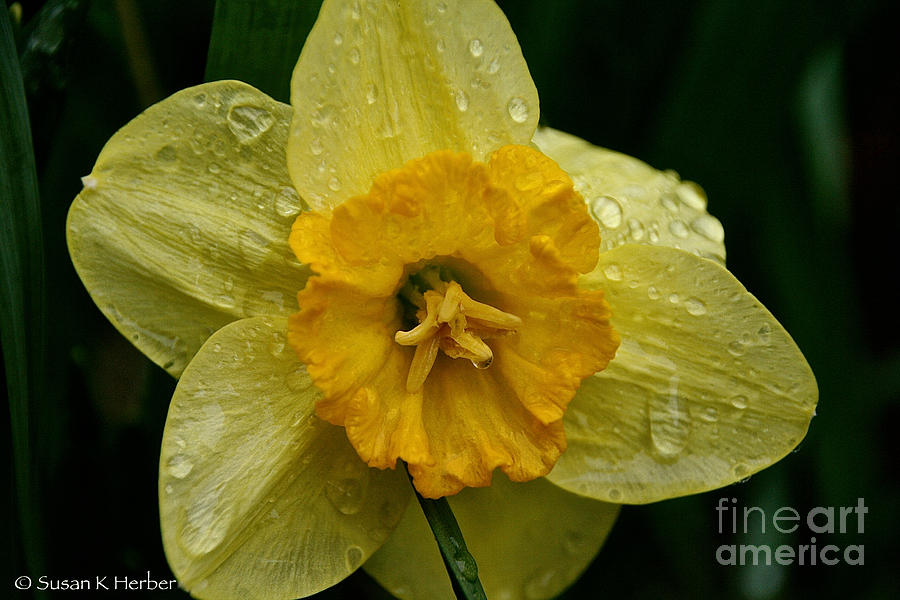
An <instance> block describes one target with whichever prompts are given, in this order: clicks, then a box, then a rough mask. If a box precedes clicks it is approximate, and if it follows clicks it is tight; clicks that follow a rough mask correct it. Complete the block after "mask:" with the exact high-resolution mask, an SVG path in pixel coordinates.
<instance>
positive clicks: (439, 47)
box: [435, 38, 447, 52]
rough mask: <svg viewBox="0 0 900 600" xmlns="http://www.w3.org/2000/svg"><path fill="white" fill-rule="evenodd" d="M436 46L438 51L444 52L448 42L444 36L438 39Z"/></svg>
mask: <svg viewBox="0 0 900 600" xmlns="http://www.w3.org/2000/svg"><path fill="white" fill-rule="evenodd" d="M435 47H436V48H437V51H438V52H443V51H444V50H445V49H446V48H447V42H445V41H444V38H441V39H439V40H438V41H437V44H436V45H435Z"/></svg>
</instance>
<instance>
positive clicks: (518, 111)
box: [506, 97, 528, 123]
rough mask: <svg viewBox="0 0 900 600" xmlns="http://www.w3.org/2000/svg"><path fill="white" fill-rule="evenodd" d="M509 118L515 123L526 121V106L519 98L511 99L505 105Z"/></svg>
mask: <svg viewBox="0 0 900 600" xmlns="http://www.w3.org/2000/svg"><path fill="white" fill-rule="evenodd" d="M506 111H507V112H508V113H509V117H510V118H511V119H512V120H513V121H515V122H516V123H524V122H525V121H527V120H528V104H526V103H525V100H523V99H522V98H519V97H515V98H511V99H510V101H509V103H507V105H506Z"/></svg>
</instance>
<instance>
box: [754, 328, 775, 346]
mask: <svg viewBox="0 0 900 600" xmlns="http://www.w3.org/2000/svg"><path fill="white" fill-rule="evenodd" d="M756 337H757V338H759V343H760V344H764V345H768V344H769V342H771V341H772V328H771V327H770V326H769V324H768V323H763V324H762V325H761V326H760V328H759V330H757V332H756Z"/></svg>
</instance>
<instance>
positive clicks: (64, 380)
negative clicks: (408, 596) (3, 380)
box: [0, 0, 900, 599]
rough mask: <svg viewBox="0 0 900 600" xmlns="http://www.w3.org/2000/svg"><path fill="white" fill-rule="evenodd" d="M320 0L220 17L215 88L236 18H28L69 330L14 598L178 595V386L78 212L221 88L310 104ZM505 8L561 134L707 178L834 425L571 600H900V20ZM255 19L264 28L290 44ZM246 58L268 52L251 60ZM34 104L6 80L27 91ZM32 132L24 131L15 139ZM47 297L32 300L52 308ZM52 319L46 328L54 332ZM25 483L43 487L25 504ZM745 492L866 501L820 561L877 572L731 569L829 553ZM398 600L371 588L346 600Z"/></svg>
mask: <svg viewBox="0 0 900 600" xmlns="http://www.w3.org/2000/svg"><path fill="white" fill-rule="evenodd" d="M235 4H237V3H234V4H227V5H224V6H223V5H220V7H219V15H220V18H222V19H236V20H239V19H240V18H241V15H240V14H238V13H240V10H237V9H234V8H233V7H234V6H235ZM258 4H259V5H260V6H261V7H262V8H265V5H269V4H272V5H274V4H277V2H274V1H273V0H270V1H269V2H260V3H258ZM312 4H314V3H306V4H301V5H300V6H299V8H298V9H297V10H296V11H294V12H293V13H292V15H293V17H292V18H294V19H295V20H294V21H291V23H292V29H291V31H292V32H293V37H294V40H293V41H291V42H287V41H286V40H285V38H284V36H280V35H271V34H269V33H265V34H264V35H259V36H256V37H254V38H248V37H246V35H247V34H246V32H247V31H248V30H247V28H246V27H245V28H243V31H244V32H245V36H244V37H240V36H236V35H235V34H233V33H231V32H229V30H228V29H227V28H226V29H218V27H220V26H222V25H221V24H220V23H217V30H216V35H213V38H214V41H215V43H214V50H215V48H216V44H218V51H215V52H214V53H213V57H214V60H213V61H212V62H211V63H210V65H209V70H208V71H207V70H206V69H207V67H206V57H207V49H208V48H209V43H210V37H211V33H212V31H213V25H212V24H213V15H214V8H215V7H214V3H213V2H212V1H211V0H206V1H202V2H194V1H191V2H186V1H184V0H153V1H150V0H147V1H143V2H139V1H125V0H119V1H116V2H113V1H107V0H96V1H94V2H92V3H89V2H87V1H82V0H68V1H63V0H60V1H48V2H46V3H41V2H37V3H28V2H26V3H24V15H23V19H22V21H21V24H20V25H16V24H14V26H13V30H14V32H15V35H16V42H17V45H18V49H19V56H20V61H21V62H20V64H21V66H22V71H23V77H24V82H25V89H26V92H27V100H28V108H29V111H30V115H31V127H32V132H33V138H34V149H35V161H36V168H37V175H38V181H39V189H40V211H41V214H40V217H41V221H42V233H43V241H42V242H41V243H42V249H43V255H44V265H45V293H46V297H47V303H46V308H45V309H44V310H45V312H44V314H43V315H39V316H38V317H36V319H37V320H40V317H43V322H44V324H45V325H46V327H47V331H48V333H47V339H48V342H47V344H46V346H45V347H44V349H45V356H46V359H45V361H44V362H41V363H40V364H39V365H38V369H37V371H36V373H37V374H38V376H39V377H40V379H41V382H42V385H43V387H44V389H43V391H42V392H41V393H40V394H39V395H37V396H32V397H30V399H29V405H28V408H29V410H30V413H29V419H28V428H27V431H26V432H25V433H24V435H25V437H26V439H27V440H28V441H30V444H31V451H32V456H31V457H30V458H27V457H23V456H21V455H20V454H16V455H15V456H13V455H12V454H11V457H10V459H9V460H7V461H4V465H5V466H6V468H7V469H8V473H7V480H8V481H10V484H11V486H10V492H9V494H7V495H6V499H7V501H8V502H9V508H8V512H7V514H8V515H9V517H8V523H9V525H10V527H9V529H10V546H11V558H10V559H9V560H7V561H6V563H7V564H6V566H7V568H9V570H10V571H9V573H8V574H5V575H4V579H3V580H2V581H0V590H3V591H2V592H0V594H5V593H6V590H10V593H12V594H13V597H23V598H24V597H26V594H24V593H18V594H17V595H16V592H15V591H14V590H13V587H12V580H13V578H14V576H17V575H21V574H23V573H30V574H32V575H39V574H42V573H46V574H50V575H52V576H53V577H57V578H75V577H92V576H94V575H98V574H117V575H125V574H132V575H136V576H140V575H142V574H143V573H144V572H145V571H147V570H150V571H151V572H152V573H153V575H154V576H155V577H156V578H166V577H168V576H169V571H168V567H167V565H166V563H165V559H164V556H163V553H162V547H161V542H160V539H159V524H158V514H157V504H156V476H157V458H158V447H159V441H160V438H161V435H162V429H163V424H164V421H165V415H166V410H167V405H168V400H169V397H170V395H171V392H172V389H173V387H174V381H172V380H171V379H170V378H169V377H168V376H167V375H166V374H165V373H163V372H162V371H161V370H160V369H158V368H156V367H154V366H152V365H151V364H149V363H148V362H147V361H146V360H145V359H144V358H143V357H142V356H141V355H140V354H139V353H138V352H137V351H136V350H134V349H133V348H132V347H131V346H130V345H129V343H128V342H127V341H126V340H125V339H124V338H122V337H120V336H119V335H118V334H117V333H116V332H115V331H114V330H113V328H112V327H111V326H110V325H109V324H108V323H107V322H106V320H105V319H104V318H103V317H102V315H101V314H100V313H99V311H98V310H97V309H96V307H95V306H94V305H93V304H92V302H91V301H90V299H89V298H88V296H87V293H86V292H85V290H84V288H83V287H82V285H81V283H80V282H79V280H78V278H77V276H76V275H75V273H74V271H73V269H72V266H71V263H70V260H69V256H68V253H67V250H66V246H65V231H64V223H65V216H66V212H67V210H68V207H69V204H70V202H71V200H72V199H73V198H74V197H75V195H76V194H77V193H78V191H79V189H80V187H81V183H80V180H79V177H80V176H82V175H85V174H87V173H88V172H89V171H90V170H91V166H92V165H93V162H94V160H95V159H96V157H97V155H98V153H99V151H100V148H101V147H102V145H103V143H104V142H105V141H106V140H107V139H108V138H109V137H110V136H111V135H112V134H113V133H114V132H115V131H116V129H118V128H119V127H121V126H122V125H124V124H125V123H126V122H127V121H128V120H130V119H131V118H133V117H134V116H135V115H137V114H138V113H139V112H140V111H141V110H142V109H143V108H144V107H146V106H147V105H149V104H151V103H153V102H155V101H157V100H159V99H161V98H163V97H165V96H167V95H168V94H170V93H172V92H174V91H175V90H178V89H180V88H183V87H187V86H189V85H193V84H196V83H199V82H201V81H203V80H204V77H205V75H206V74H208V75H210V76H211V77H219V76H229V77H236V78H242V79H245V80H248V81H249V82H250V83H254V84H255V85H258V86H260V87H261V88H262V89H264V90H265V91H267V92H269V93H270V94H273V95H275V96H276V97H277V98H278V99H280V100H286V97H285V94H286V90H287V81H288V77H289V73H290V69H291V67H292V66H293V61H294V60H295V58H296V54H297V51H298V50H299V44H300V43H301V42H302V38H303V36H304V35H305V28H308V27H309V24H310V22H311V21H310V19H311V18H312V17H313V16H314V14H315V12H316V7H315V6H313V5H312ZM501 6H502V7H503V9H504V11H506V13H507V15H508V17H509V19H510V21H511V22H512V26H513V29H514V31H515V32H516V34H517V35H518V37H519V41H520V43H521V45H522V48H523V52H524V54H525V58H526V60H527V61H528V64H529V66H530V69H531V73H532V76H533V77H534V80H535V83H536V85H537V87H538V91H539V92H540V96H541V114H542V122H543V123H545V124H547V125H551V126H554V127H557V128H560V129H563V130H566V131H570V132H572V133H575V134H577V135H579V136H581V137H583V138H585V139H587V140H589V141H591V142H593V143H596V144H599V145H603V146H607V147H610V148H613V149H617V150H621V151H623V152H626V153H629V154H633V155H635V156H638V157H639V158H642V159H643V160H645V161H647V162H649V163H650V164H652V165H653V166H655V167H657V168H661V169H667V168H671V169H675V170H677V171H678V172H679V173H680V174H681V175H682V176H683V177H684V178H686V179H691V180H695V181H698V182H700V183H701V184H702V185H703V187H704V188H705V189H706V191H707V193H708V196H709V198H710V204H709V206H710V211H711V212H712V213H713V214H714V215H716V216H717V217H719V218H720V219H721V221H722V223H723V225H724V226H725V231H726V243H727V247H728V265H729V268H730V269H731V270H732V271H733V272H734V273H735V275H736V276H737V277H738V278H739V279H740V280H741V281H742V282H743V283H744V284H745V285H746V286H747V287H748V289H749V290H750V291H751V292H753V293H754V294H756V295H757V296H758V297H759V298H760V299H761V300H762V301H763V302H764V303H765V304H766V306H767V307H768V308H769V309H770V310H771V311H772V312H773V313H774V314H775V315H776V316H777V317H778V318H779V319H780V320H781V322H782V323H783V324H784V325H785V327H786V328H787V329H788V330H789V331H790V332H791V333H792V335H793V336H794V338H795V340H796V341H797V343H798V344H799V346H800V347H801V349H802V350H803V351H804V353H805V355H806V357H807V358H808V360H809V362H810V364H811V365H812V367H813V370H814V372H815V373H816V376H817V378H818V382H819V388H820V404H819V410H818V416H817V417H816V418H815V419H813V422H812V426H811V428H810V433H809V435H808V436H807V437H806V439H805V441H804V442H803V443H802V444H801V445H800V447H799V449H798V450H797V451H796V452H795V453H793V454H790V455H789V456H788V457H787V458H786V459H784V460H783V461H782V462H780V463H779V464H777V465H776V466H774V467H772V468H771V469H768V470H766V471H764V472H762V473H760V474H758V475H755V476H754V477H753V478H751V479H750V480H749V481H747V482H745V483H742V484H738V485H734V486H731V487H729V488H726V489H724V490H719V491H714V492H710V493H707V494H703V495H699V496H694V497H689V498H683V499H677V500H671V501H667V502H662V503H659V504H655V505H650V506H644V507H625V508H624V509H623V511H622V515H621V517H620V519H619V522H618V523H617V525H616V526H615V528H614V530H613V532H612V534H611V535H610V538H609V540H608V542H607V544H606V546H605V547H604V549H603V550H602V551H601V553H600V555H599V556H598V558H597V559H596V560H595V561H594V563H593V564H592V565H591V567H590V568H589V570H588V571H587V573H586V574H585V575H584V577H582V579H581V580H579V581H578V582H577V583H576V584H575V585H574V586H573V587H572V588H571V589H570V590H569V591H568V592H567V593H566V594H565V595H564V597H566V598H582V597H584V598H598V597H603V598H612V597H626V598H694V597H700V596H701V595H702V596H708V597H728V598H731V597H733V598H750V599H763V598H807V597H813V596H817V597H820V598H844V597H858V598H894V597H898V593H900V584H898V577H897V575H896V571H895V569H896V567H897V565H898V564H900V550H898V541H897V535H898V532H900V527H898V517H897V512H898V511H897V507H898V504H900V485H898V479H900V478H898V476H897V475H898V461H897V459H896V458H895V453H894V452H895V447H896V444H895V443H894V442H895V438H896V437H897V429H898V426H897V424H898V421H900V406H898V400H900V341H898V340H900V318H898V306H897V305H898V300H897V294H896V292H895V291H893V287H894V286H895V285H896V280H897V278H898V274H900V253H898V251H897V249H896V244H897V238H898V234H900V211H898V202H897V189H898V186H897V185H896V183H895V180H896V177H897V175H896V173H897V170H898V165H900V152H898V132H900V127H898V123H897V112H898V107H900V93H898V81H900V77H898V76H897V68H896V63H889V62H887V63H886V62H885V61H886V60H895V59H889V57H890V56H894V55H895V54H896V53H897V52H896V51H897V50H898V48H897V46H898V44H897V42H896V33H895V29H896V23H897V17H898V16H900V14H898V10H897V8H896V3H895V2H888V1H885V2H846V3H842V2H836V1H825V2H811V1H809V2H806V1H795V2H779V1H775V0H761V1H756V2H715V1H710V0H706V1H703V0H698V1H691V2H683V3H672V2H661V1H658V2H638V3H634V2H625V1H619V2H613V1H598V2H591V1H587V0H583V1H577V0H557V1H554V2H549V1H546V0H545V1H532V2H525V1H514V0H510V1H506V2H501ZM229 7H232V8H230V9H229ZM228 10H231V11H232V12H230V13H228ZM257 15H258V13H257ZM0 18H5V15H0ZM254 23H255V25H256V26H258V27H262V28H263V31H264V32H268V31H270V29H267V28H271V30H274V31H277V30H278V28H279V26H281V25H283V22H279V21H274V22H267V21H266V19H264V18H261V17H260V18H259V19H258V20H256V21H254ZM241 30H242V29H241V28H238V31H241ZM298 40H299V41H298ZM222 44H231V45H233V46H234V47H235V48H242V47H246V48H247V50H246V51H245V52H233V53H231V54H229V53H227V52H225V51H224V50H223V48H224V46H223V45H222ZM267 45H270V46H271V47H269V46H267ZM293 47H296V48H297V50H292V49H291V48H293ZM279 49H280V50H279ZM259 57H266V60H263V59H261V58H259ZM9 89H10V86H9V82H8V81H3V92H4V94H7V93H9ZM7 125H8V124H7V123H3V124H0V127H2V128H3V135H7V131H8V128H7ZM26 250H31V251H34V250H36V248H34V247H29V248H27V249H26ZM7 251H8V248H4V252H7ZM22 285H23V286H28V287H27V289H24V294H25V296H26V297H28V298H33V297H39V293H40V290H39V289H33V288H32V287H31V284H29V283H28V282H23V283H22ZM38 305H39V303H38ZM26 325H27V327H26V328H27V329H28V330H30V331H32V330H33V331H39V330H40V327H39V326H38V323H37V321H35V323H34V327H33V328H32V327H31V326H32V323H30V322H29V323H27V324H26ZM4 350H5V351H7V350H6V349H4ZM7 352H8V351H7ZM5 358H7V360H9V359H10V356H8V355H7V356H6V357H5ZM12 359H13V360H15V359H16V357H15V356H13V357H12ZM7 364H10V363H9V362H8V363H7ZM7 368H8V367H7ZM16 414H18V413H16ZM11 422H12V423H17V425H16V426H17V427H18V426H19V425H18V423H20V421H19V420H16V419H13V420H12V421H11ZM5 427H6V434H7V436H6V437H7V439H11V438H10V431H9V428H10V424H6V425H5ZM12 447H13V446H12V444H7V448H8V449H10V450H12ZM16 461H18V462H16ZM17 464H19V465H23V466H22V468H24V469H27V471H28V473H29V474H30V476H31V478H32V482H33V488H32V489H31V490H26V496H25V497H27V495H28V493H31V492H34V497H32V498H31V499H30V500H26V502H25V503H24V505H20V500H18V499H17V496H16V491H17V484H16V483H15V478H14V473H15V468H16V465H17ZM19 491H21V490H19ZM720 496H728V497H735V498H737V499H738V503H739V504H740V505H742V506H745V505H759V506H762V507H764V508H766V510H767V511H769V514H771V511H772V510H774V509H775V508H777V507H779V506H793V507H795V508H797V509H798V510H799V511H800V512H801V513H804V512H805V511H807V510H809V509H810V508H812V507H815V506H841V505H855V504H856V502H857V498H860V497H861V498H864V499H865V503H866V505H867V506H868V507H869V514H868V515H867V518H866V528H865V532H864V533H862V534H856V533H847V534H843V535H840V534H835V535H833V536H819V537H818V539H817V543H818V544H819V545H820V546H821V545H824V544H827V543H834V544H837V545H839V546H841V547H843V546H846V545H848V544H864V545H865V565H864V566H855V567H853V566H822V565H819V566H803V567H801V566H797V565H794V566H790V567H750V566H746V567H723V566H720V565H719V564H717V562H716V560H715V550H716V548H717V547H718V546H719V545H720V544H731V543H737V544H740V543H750V544H772V545H778V544H781V543H787V544H791V545H793V546H796V545H798V544H805V543H809V540H808V535H809V534H808V532H807V531H806V529H805V528H804V527H801V528H800V530H799V531H800V532H805V533H803V535H799V536H781V537H776V536H759V535H755V536H729V535H722V534H719V533H718V532H717V531H716V528H717V518H716V513H715V511H714V508H715V505H716V503H717V501H718V498H719V497H720ZM18 498H23V496H21V495H20V496H18ZM23 515H24V516H26V517H29V518H30V520H26V521H22V516H23ZM27 523H33V524H37V525H28V524H27ZM851 531H852V530H851ZM381 593H382V592H380V591H379V588H378V587H377V586H376V585H375V584H374V583H372V581H371V580H370V579H369V578H368V577H367V576H366V575H364V574H362V573H358V574H356V575H354V576H353V577H351V578H350V579H348V580H347V581H345V582H343V583H342V584H340V585H339V586H338V587H337V588H334V589H333V590H330V591H328V592H326V593H324V594H323V597H329V598H338V597H341V598H343V597H346V598H356V597H360V596H365V595H371V596H372V597H381V596H380V595H379V594H381ZM160 595H161V596H166V597H179V596H182V594H181V593H179V592H176V593H174V594H172V593H169V594H160ZM145 596H150V594H145Z"/></svg>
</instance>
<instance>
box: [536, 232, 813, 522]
mask: <svg viewBox="0 0 900 600" xmlns="http://www.w3.org/2000/svg"><path fill="white" fill-rule="evenodd" d="M580 283H581V285H582V286H583V287H586V288H591V289H592V288H600V289H603V290H604V292H605V293H606V297H607V299H608V301H609V303H610V306H611V307H612V319H611V321H612V324H613V326H614V327H615V328H616V330H617V331H618V332H619V333H620V335H621V336H622V345H621V346H620V347H619V351H618V353H617V354H616V357H615V359H614V360H613V361H612V362H611V363H610V364H609V367H608V368H607V369H606V371H604V372H602V373H599V374H597V375H595V376H593V377H589V378H588V379H586V380H585V381H584V382H583V383H582V386H581V389H580V390H579V391H578V393H577V394H576V395H575V398H574V399H573V400H572V402H571V404H570V405H569V409H568V411H567V412H566V415H565V418H564V423H565V428H566V436H567V438H568V440H569V450H568V451H567V452H566V453H565V454H564V455H563V456H562V458H561V459H560V461H559V462H558V463H557V465H556V467H555V468H554V470H553V472H552V473H551V474H550V475H549V478H550V479H551V481H553V482H554V483H556V484H557V485H560V486H562V487H564V488H565V489H568V490H572V491H574V492H576V493H579V494H584V495H588V496H591V497H594V498H598V499H602V500H609V501H613V502H623V503H635V504H641V503H645V502H655V501H657V500H662V499H665V498H672V497H675V496H682V495H685V494H693V493H697V492H702V491H705V490H710V489H713V488H717V487H720V486H723V485H727V484H729V483H732V482H734V481H738V480H740V479H743V478H745V477H748V476H749V475H751V474H752V473H755V472H757V471H759V470H760V469H763V468H765V467H767V466H769V465H771V464H772V463H774V462H776V461H777V460H779V459H780V458H782V457H783V456H785V455H786V454H787V453H788V452H790V450H791V449H792V448H794V447H795V446H796V445H797V444H798V443H799V442H800V440H801V439H803V436H804V435H805V434H806V430H807V427H808V426H809V422H810V419H811V418H812V416H813V413H814V411H815V406H816V401H817V398H818V390H817V387H816V381H815V378H814V377H813V374H812V372H811V371H810V368H809V365H807V363H806V360H805V359H804V358H803V355H802V354H801V353H800V350H799V349H798V348H797V346H796V345H795V344H794V341H793V340H792V339H791V338H790V336H789V335H788V333H787V332H786V331H785V330H784V329H783V328H782V327H781V325H780V324H779V323H778V322H777V321H776V320H775V318H774V317H773V316H772V315H771V314H770V313H769V312H768V311H767V310H766V309H765V307H764V306H762V305H761V304H760V303H759V301H757V300H756V299H755V298H754V297H753V296H752V295H750V294H749V293H748V292H747V291H746V290H745V289H744V287H743V286H742V285H741V284H740V282H738V281H737V280H736V279H735V278H734V277H733V276H732V275H731V274H730V273H729V272H728V271H726V270H725V269H724V268H723V267H722V266H720V265H719V264H717V263H715V262H712V261H709V260H706V259H703V258H699V257H697V256H695V255H693V254H690V253H687V252H683V251H681V250H675V249H672V248H663V247H654V246H643V245H637V244H627V245H624V246H621V247H619V248H616V249H614V250H610V251H609V252H604V253H602V254H601V255H600V263H599V264H598V266H597V269H596V270H595V271H594V272H593V273H590V274H589V275H585V276H584V277H582V279H581V282H580Z"/></svg>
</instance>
